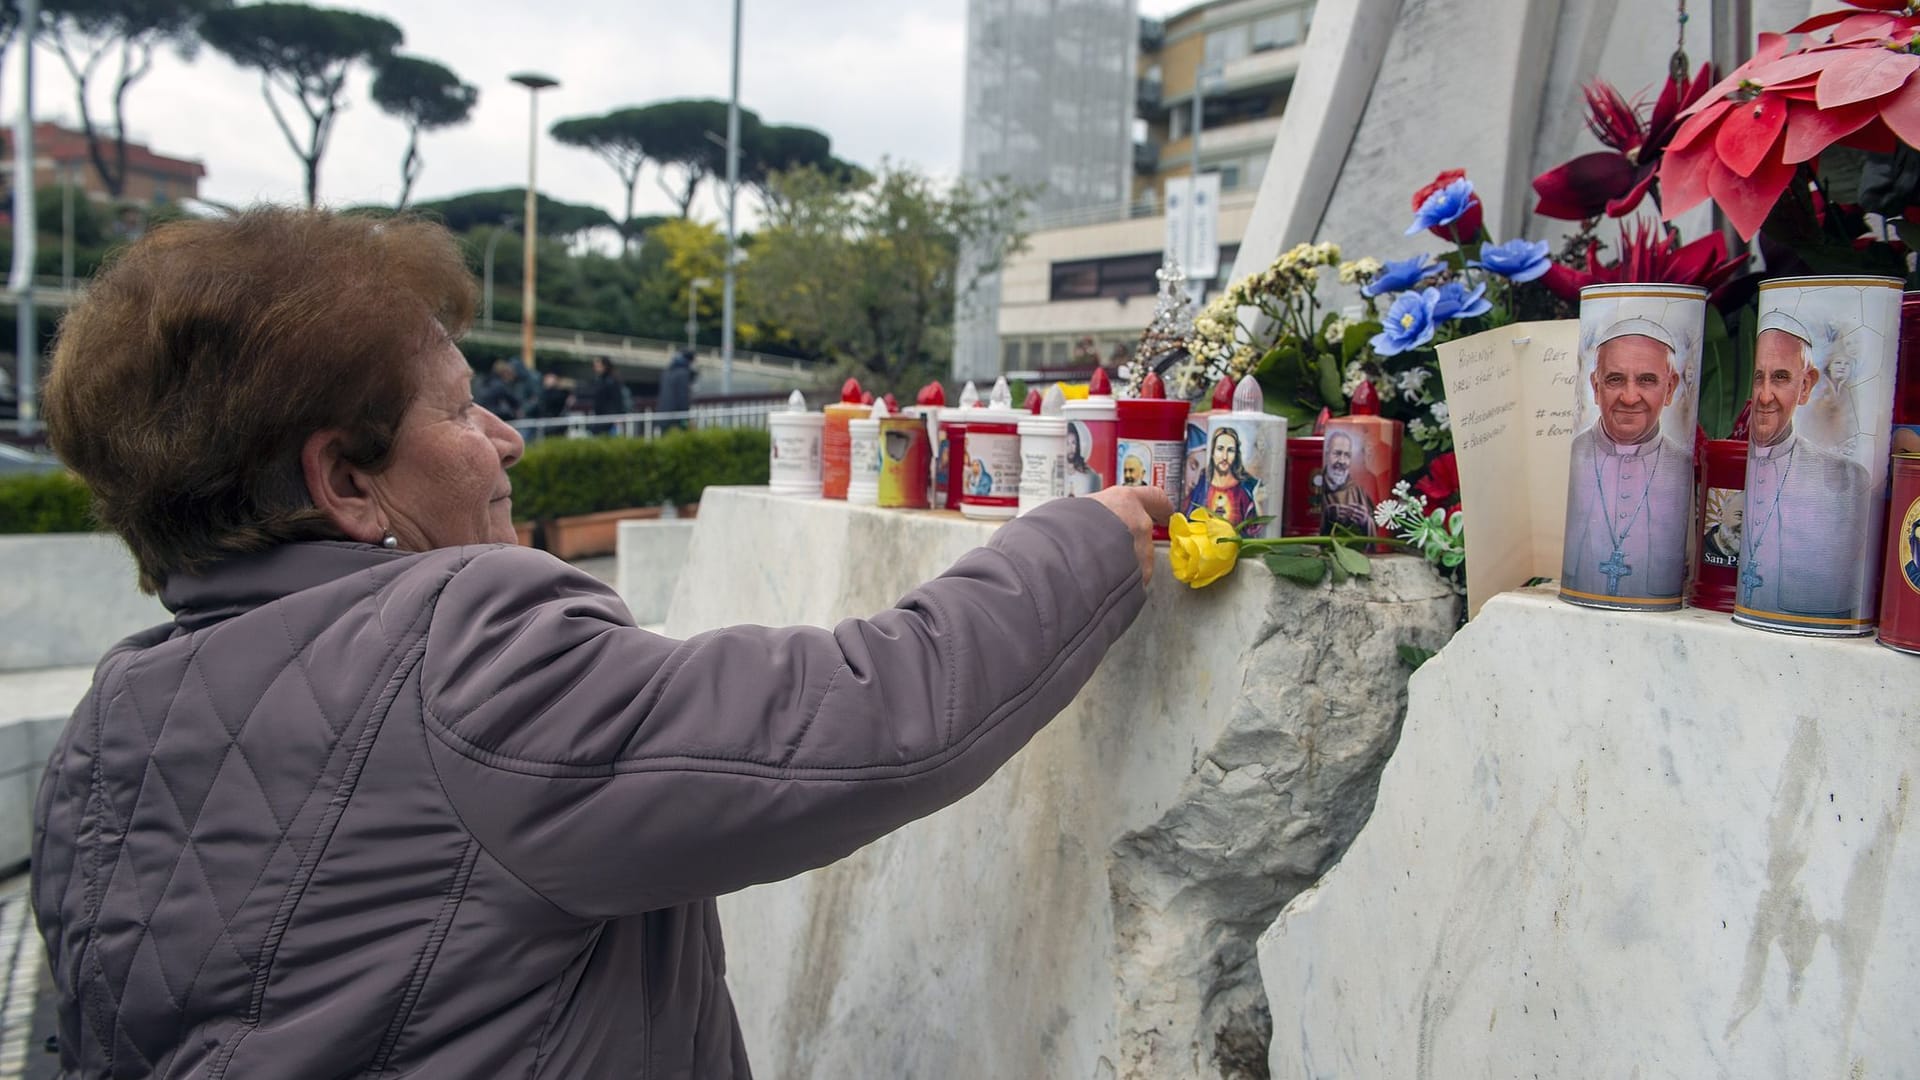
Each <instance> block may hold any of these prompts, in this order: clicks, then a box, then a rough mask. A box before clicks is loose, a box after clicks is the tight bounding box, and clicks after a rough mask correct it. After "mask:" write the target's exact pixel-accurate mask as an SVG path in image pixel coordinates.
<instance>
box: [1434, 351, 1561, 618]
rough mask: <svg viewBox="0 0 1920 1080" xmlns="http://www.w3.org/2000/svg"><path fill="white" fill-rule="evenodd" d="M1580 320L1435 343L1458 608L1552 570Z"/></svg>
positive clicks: (1556, 560)
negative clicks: (1449, 462) (1460, 516)
mask: <svg viewBox="0 0 1920 1080" xmlns="http://www.w3.org/2000/svg"><path fill="white" fill-rule="evenodd" d="M1579 348H1580V323H1579V321H1578V320H1575V319H1566V320H1562V321H1558V322H1533V323H1516V324H1515V325H1512V326H1503V327H1501V328H1500V329H1498V330H1489V331H1487V332H1486V333H1484V334H1475V335H1474V336H1472V337H1468V338H1461V339H1459V340H1457V341H1450V342H1447V343H1446V344H1444V345H1441V346H1439V352H1440V374H1441V377H1442V378H1444V379H1445V380H1446V384H1447V410H1448V412H1449V414H1450V415H1451V416H1452V419H1453V445H1454V449H1455V450H1456V451H1457V457H1458V459H1459V463H1460V502H1461V505H1462V506H1464V507H1465V508H1466V512H1467V545H1468V547H1467V551H1468V557H1467V614H1468V617H1472V616H1474V615H1478V614H1479V613H1480V607H1481V605H1483V604H1485V603H1486V602H1487V598H1488V597H1491V596H1493V595H1494V594H1495V593H1499V592H1504V591H1506V590H1508V589H1515V588H1518V587H1520V586H1521V585H1524V584H1526V582H1527V580H1528V579H1529V578H1535V577H1554V578H1557V577H1559V576H1560V545H1561V541H1562V537H1563V534H1564V532H1565V530H1566V524H1567V521H1566V519H1567V460H1568V457H1569V455H1570V453H1571V451H1572V446H1573V422H1574V415H1573V410H1574V380H1575V379H1576V378H1578V376H1579Z"/></svg>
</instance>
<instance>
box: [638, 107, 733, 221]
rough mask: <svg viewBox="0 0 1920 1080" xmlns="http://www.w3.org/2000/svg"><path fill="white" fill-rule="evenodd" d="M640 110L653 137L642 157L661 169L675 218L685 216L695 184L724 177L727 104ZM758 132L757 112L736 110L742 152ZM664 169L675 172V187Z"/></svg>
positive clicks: (661, 183) (691, 203) (663, 182)
mask: <svg viewBox="0 0 1920 1080" xmlns="http://www.w3.org/2000/svg"><path fill="white" fill-rule="evenodd" d="M639 111H640V112H642V113H644V114H645V115H646V124H647V130H648V132H649V134H650V137H651V138H652V145H651V146H650V147H649V148H648V150H647V154H648V156H649V157H651V158H653V160H654V161H656V162H658V163H659V164H660V165H661V166H662V173H663V176H662V179H661V182H660V186H661V189H662V190H664V191H665V192H666V193H667V196H668V197H669V198H671V199H672V200H673V201H674V204H675V205H677V206H678V207H679V208H680V216H681V217H686V216H687V215H688V214H689V212H690V211H691V210H692V207H693V200H694V197H695V196H697V195H698V194H699V193H700V185H701V184H702V183H704V182H706V180H707V179H708V178H709V177H712V176H715V175H724V174H725V173H726V169H727V148H726V138H727V103H726V102H724V101H714V100H711V99H703V100H685V101H662V102H659V103H658V104H654V105H648V106H646V107H645V108H643V109H641V110H639ZM760 128H761V124H760V117H759V115H758V114H756V113H755V112H754V111H753V110H752V109H741V110H740V146H741V147H742V149H745V148H746V147H749V146H752V145H754V144H755V142H756V141H757V140H758V139H759V138H760ZM709 136H711V138H710V137H709ZM668 169H673V170H677V171H678V173H679V178H678V180H679V182H678V183H668V181H667V179H666V177H665V173H666V171H667V170H668Z"/></svg>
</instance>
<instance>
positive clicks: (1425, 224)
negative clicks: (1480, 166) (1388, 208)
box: [1407, 176, 1474, 239]
mask: <svg viewBox="0 0 1920 1080" xmlns="http://www.w3.org/2000/svg"><path fill="white" fill-rule="evenodd" d="M1473 205H1474V198H1473V181H1471V180H1469V179H1467V178H1466V177H1464V176H1463V177H1461V178H1460V179H1458V180H1455V181H1454V182H1453V183H1451V184H1448V185H1447V186H1446V187H1443V188H1441V189H1440V190H1439V191H1436V192H1434V193H1433V194H1431V195H1429V196H1427V201H1426V202H1423V203H1421V204H1420V209H1418V210H1415V211H1414V212H1413V224H1411V225H1409V226H1407V235H1408V236H1412V235H1413V234H1414V233H1417V232H1419V231H1420V230H1422V229H1437V228H1439V227H1440V226H1442V225H1451V224H1453V223H1454V222H1456V221H1459V220H1460V219H1461V218H1462V217H1464V216H1466V213H1467V211H1468V210H1471V209H1473ZM1469 239H1471V237H1469Z"/></svg>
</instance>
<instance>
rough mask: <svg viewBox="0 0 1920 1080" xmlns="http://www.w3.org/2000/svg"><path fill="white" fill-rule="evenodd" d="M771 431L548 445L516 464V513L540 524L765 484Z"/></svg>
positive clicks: (710, 432)
mask: <svg viewBox="0 0 1920 1080" xmlns="http://www.w3.org/2000/svg"><path fill="white" fill-rule="evenodd" d="M767 473H768V446H767V433H766V432H764V431H754V430H750V429H726V428H722V429H713V430H706V431H672V432H668V433H667V434H665V435H662V436H660V437H659V438H655V439H628V438H613V437H599V438H587V439H560V438H555V439H546V440H543V441H541V442H537V443H534V444H532V445H531V446H529V447H527V453H526V456H525V457H524V458H522V459H521V460H520V463H519V464H518V465H516V466H514V469H513V472H512V473H511V476H512V478H513V506H514V515H515V516H516V517H518V518H520V519H521V520H540V519H550V518H557V517H571V516H573V515H576V514H591V513H596V512H598V511H601V510H620V509H625V508H627V507H635V506H659V505H660V504H661V503H663V502H671V503H674V504H675V505H684V504H687V503H694V502H698V501H700V493H701V492H702V491H704V490H705V489H706V488H707V487H709V486H711V485H715V484H764V483H766V482H767Z"/></svg>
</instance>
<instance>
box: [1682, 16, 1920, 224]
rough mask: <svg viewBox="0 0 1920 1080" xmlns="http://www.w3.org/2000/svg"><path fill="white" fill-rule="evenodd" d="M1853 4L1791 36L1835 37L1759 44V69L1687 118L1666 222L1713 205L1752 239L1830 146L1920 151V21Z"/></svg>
mask: <svg viewBox="0 0 1920 1080" xmlns="http://www.w3.org/2000/svg"><path fill="white" fill-rule="evenodd" d="M1852 2H1853V8H1852V9H1849V10H1843V11H1835V12H1828V13H1827V14H1824V15H1818V16H1815V17H1814V18H1811V19H1808V20H1807V21H1806V22H1803V23H1801V24H1800V25H1799V26H1796V27H1794V28H1793V29H1792V30H1791V31H1789V33H1794V34H1806V35H1812V34H1813V33H1814V32H1815V31H1818V30H1823V29H1827V28H1829V27H1831V28H1832V33H1830V34H1829V35H1828V36H1827V39H1826V40H1825V41H1815V40H1814V39H1812V38H1811V37H1809V38H1808V39H1807V40H1808V42H1809V43H1808V44H1807V45H1806V46H1805V47H1803V48H1801V49H1799V50H1798V51H1792V50H1791V49H1790V42H1789V41H1788V38H1787V37H1786V35H1783V34H1761V35H1760V42H1759V46H1758V48H1757V49H1756V50H1755V52H1754V56H1753V59H1751V60H1749V61H1747V62H1746V63H1745V64H1742V65H1741V66H1740V67H1739V68H1738V69H1737V70H1735V71H1734V72H1733V73H1732V74H1731V75H1729V76H1727V77H1726V78H1725V79H1723V80H1721V81H1720V83H1719V84H1718V85H1716V86H1714V87H1713V88H1712V89H1710V90H1708V91H1707V92H1706V94H1705V95H1703V96H1702V97H1701V99H1700V100H1699V101H1697V102H1695V103H1694V104H1693V105H1692V106H1691V107H1690V108H1688V109H1687V110H1686V112H1685V113H1684V114H1683V115H1684V116H1685V119H1684V122H1683V123H1682V124H1681V125H1680V129H1679V131H1677V132H1675V133H1674V136H1673V139H1672V141H1671V142H1670V143H1668V145H1667V153H1666V156H1665V157H1664V158H1662V160H1661V163H1660V191H1661V193H1662V196H1663V200H1662V201H1663V206H1662V207H1661V210H1662V213H1663V215H1664V216H1665V217H1666V218H1667V219H1668V220H1672V219H1673V218H1674V217H1677V216H1678V215H1680V214H1683V213H1685V212H1686V211H1688V210H1691V209H1692V208H1693V207H1695V206H1698V205H1699V204H1700V203H1701V202H1703V201H1705V200H1706V199H1709V198H1711V199H1712V200H1713V201H1714V203H1715V204H1717V205H1718V206H1719V207H1720V209H1721V210H1723V211H1724V212H1725V213H1726V215H1727V219H1728V220H1729V221H1732V222H1733V224H1734V227H1735V228H1737V229H1739V230H1740V235H1741V236H1743V237H1745V238H1747V239H1752V238H1753V235H1754V234H1755V233H1757V232H1759V231H1760V226H1761V224H1762V223H1764V222H1765V221H1766V220H1767V215H1768V214H1769V213H1771V212H1772V210H1773V207H1774V204H1775V203H1776V202H1778V201H1779V199H1780V195H1781V193H1783V192H1784V191H1786V189H1787V185H1788V184H1790V183H1792V181H1793V176H1794V173H1795V171H1796V170H1797V169H1798V168H1799V166H1800V165H1801V164H1803V163H1805V162H1810V161H1812V160H1813V159H1815V158H1816V157H1818V156H1819V155H1820V152H1821V151H1823V150H1825V149H1827V148H1828V147H1829V146H1833V145H1835V144H1839V145H1844V146H1852V147H1857V148H1859V149H1862V150H1869V151H1874V152H1879V153H1888V152H1891V151H1892V150H1893V148H1894V147H1895V146H1896V145H1898V143H1900V142H1905V143H1907V144H1908V145H1910V146H1920V79H1915V78H1913V77H1912V76H1913V75H1914V73H1915V72H1916V71H1920V55H1917V54H1915V53H1914V52H1913V51H1912V50H1913V48H1914V42H1915V34H1916V32H1917V31H1920V16H1917V15H1908V14H1905V13H1904V12H1905V11H1906V5H1905V4H1904V3H1899V4H1895V3H1891V2H1890V0H1852Z"/></svg>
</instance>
